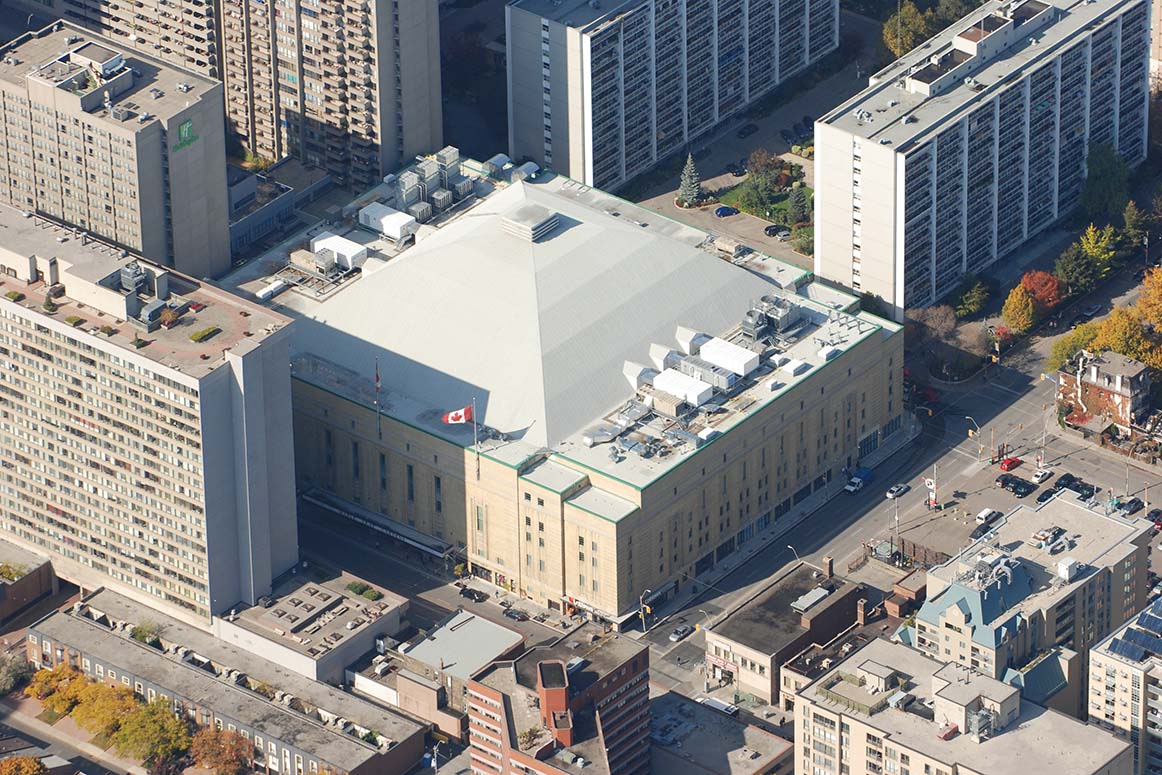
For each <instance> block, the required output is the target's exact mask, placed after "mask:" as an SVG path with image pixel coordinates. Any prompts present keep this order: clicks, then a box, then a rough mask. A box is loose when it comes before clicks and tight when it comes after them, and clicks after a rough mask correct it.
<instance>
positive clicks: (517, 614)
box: [504, 608, 529, 622]
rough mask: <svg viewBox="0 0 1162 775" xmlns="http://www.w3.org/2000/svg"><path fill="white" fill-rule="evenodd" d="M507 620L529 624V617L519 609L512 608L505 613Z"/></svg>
mask: <svg viewBox="0 0 1162 775" xmlns="http://www.w3.org/2000/svg"><path fill="white" fill-rule="evenodd" d="M504 615H505V618H508V619H512V620H513V621H517V622H527V621H528V620H529V615H528V614H526V613H525V612H524V611H522V610H520V609H519V608H510V609H508V610H507V611H505V612H504Z"/></svg>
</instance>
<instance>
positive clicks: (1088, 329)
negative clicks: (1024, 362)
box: [1045, 323, 1098, 371]
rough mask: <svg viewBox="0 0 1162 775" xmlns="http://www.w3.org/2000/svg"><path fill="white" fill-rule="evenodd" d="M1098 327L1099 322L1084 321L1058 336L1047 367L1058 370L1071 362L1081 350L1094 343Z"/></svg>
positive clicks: (1046, 362) (1046, 364) (1047, 361)
mask: <svg viewBox="0 0 1162 775" xmlns="http://www.w3.org/2000/svg"><path fill="white" fill-rule="evenodd" d="M1097 327H1098V324H1097V323H1083V324H1082V325H1080V326H1078V327H1077V328H1075V329H1073V330H1072V331H1067V332H1066V333H1064V334H1062V335H1061V336H1060V337H1058V339H1057V341H1056V342H1054V343H1053V348H1052V349H1051V350H1050V351H1049V358H1048V359H1047V360H1046V361H1045V367H1046V368H1048V369H1050V370H1052V371H1056V370H1057V369H1060V368H1061V367H1062V366H1064V365H1065V364H1067V363H1069V362H1070V361H1071V360H1072V359H1073V356H1074V355H1077V353H1078V351H1079V350H1084V349H1086V348H1088V347H1089V346H1090V345H1091V344H1092V343H1093V339H1094V337H1096V336H1097Z"/></svg>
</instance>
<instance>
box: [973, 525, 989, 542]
mask: <svg viewBox="0 0 1162 775" xmlns="http://www.w3.org/2000/svg"><path fill="white" fill-rule="evenodd" d="M990 529H991V528H990V527H989V526H988V525H977V526H976V527H975V528H973V530H972V533H970V534H969V536H968V537H969V538H971V539H972V540H974V541H975V540H976V539H978V538H980V537H981V536H983V535H984V534H985V533H987V532H988V531H989V530H990Z"/></svg>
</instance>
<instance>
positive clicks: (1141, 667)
mask: <svg viewBox="0 0 1162 775" xmlns="http://www.w3.org/2000/svg"><path fill="white" fill-rule="evenodd" d="M1088 705H1089V722H1090V723H1091V724H1096V725H1098V726H1100V727H1102V728H1103V729H1106V730H1109V731H1110V732H1113V733H1114V734H1115V735H1117V736H1118V737H1120V738H1122V739H1124V740H1129V742H1130V748H1131V749H1133V752H1134V770H1133V772H1134V775H1153V774H1154V773H1159V772H1162V718H1160V717H1162V711H1160V710H1159V709H1160V708H1162V600H1155V601H1154V602H1153V603H1152V604H1151V605H1150V606H1149V607H1148V608H1147V609H1146V610H1145V611H1143V612H1142V613H1140V614H1138V615H1137V616H1134V617H1132V618H1131V619H1130V620H1129V621H1127V622H1126V623H1125V624H1123V625H1122V626H1121V627H1119V628H1118V629H1116V630H1114V631H1113V632H1112V633H1110V635H1109V637H1108V638H1106V639H1105V640H1104V641H1102V642H1101V644H1099V645H1098V646H1097V647H1095V648H1094V649H1093V650H1092V651H1090V652H1089V695H1088Z"/></svg>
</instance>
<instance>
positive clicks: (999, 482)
mask: <svg viewBox="0 0 1162 775" xmlns="http://www.w3.org/2000/svg"><path fill="white" fill-rule="evenodd" d="M1016 478H1017V477H1015V476H1013V475H1012V474H1001V475H1000V476H998V477H997V479H996V481H995V482H993V484H995V485H996V486H997V487H1004V488H1005V489H1006V490H1007V489H1009V482H1011V481H1012V480H1014V479H1016Z"/></svg>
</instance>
